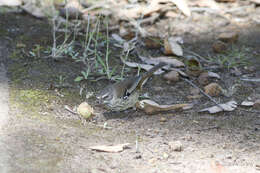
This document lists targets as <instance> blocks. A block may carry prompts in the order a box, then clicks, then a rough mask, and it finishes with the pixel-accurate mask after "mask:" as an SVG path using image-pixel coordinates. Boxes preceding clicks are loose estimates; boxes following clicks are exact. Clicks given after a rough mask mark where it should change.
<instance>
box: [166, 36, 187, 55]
mask: <svg viewBox="0 0 260 173" xmlns="http://www.w3.org/2000/svg"><path fill="white" fill-rule="evenodd" d="M178 39H179V37H178ZM178 39H176V38H175V37H169V38H166V39H164V49H165V54H166V55H177V56H183V50H182V47H181V46H180V44H179V41H178Z"/></svg>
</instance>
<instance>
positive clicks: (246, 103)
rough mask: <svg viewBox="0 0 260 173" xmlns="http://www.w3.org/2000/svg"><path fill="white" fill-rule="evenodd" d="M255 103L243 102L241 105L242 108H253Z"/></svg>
mask: <svg viewBox="0 0 260 173" xmlns="http://www.w3.org/2000/svg"><path fill="white" fill-rule="evenodd" d="M254 104H255V103H254V102H251V101H243V102H242V103H241V105H242V106H253V105H254Z"/></svg>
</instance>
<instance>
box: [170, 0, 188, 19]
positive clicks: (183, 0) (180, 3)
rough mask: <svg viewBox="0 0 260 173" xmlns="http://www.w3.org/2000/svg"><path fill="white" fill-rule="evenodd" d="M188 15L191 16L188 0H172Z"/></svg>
mask: <svg viewBox="0 0 260 173" xmlns="http://www.w3.org/2000/svg"><path fill="white" fill-rule="evenodd" d="M171 2H173V3H174V4H175V5H176V6H177V7H178V8H179V9H180V10H181V11H182V12H183V14H185V15H186V16H190V15H191V12H190V9H189V7H188V5H187V2H186V0H181V1H180V0H171Z"/></svg>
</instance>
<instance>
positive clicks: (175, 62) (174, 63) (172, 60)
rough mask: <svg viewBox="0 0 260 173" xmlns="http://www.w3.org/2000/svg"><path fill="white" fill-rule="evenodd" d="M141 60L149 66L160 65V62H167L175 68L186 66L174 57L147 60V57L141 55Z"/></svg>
mask: <svg viewBox="0 0 260 173" xmlns="http://www.w3.org/2000/svg"><path fill="white" fill-rule="evenodd" d="M139 58H140V59H141V60H142V61H143V62H145V63H147V64H159V63H160V62H165V63H167V64H169V65H171V66H174V67H184V66H185V65H184V63H183V62H181V61H179V60H177V59H175V58H174V57H166V56H161V57H154V58H147V57H144V56H140V55H139Z"/></svg>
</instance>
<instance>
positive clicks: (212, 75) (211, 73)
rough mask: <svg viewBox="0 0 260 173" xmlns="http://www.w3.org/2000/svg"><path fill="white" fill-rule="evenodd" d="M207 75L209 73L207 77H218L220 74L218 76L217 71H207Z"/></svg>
mask: <svg viewBox="0 0 260 173" xmlns="http://www.w3.org/2000/svg"><path fill="white" fill-rule="evenodd" d="M208 75H209V77H214V78H218V79H220V76H219V75H218V74H217V73H214V72H211V71H209V72H208Z"/></svg>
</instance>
